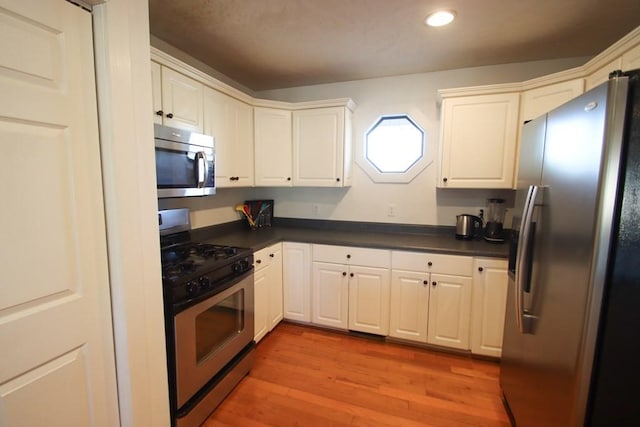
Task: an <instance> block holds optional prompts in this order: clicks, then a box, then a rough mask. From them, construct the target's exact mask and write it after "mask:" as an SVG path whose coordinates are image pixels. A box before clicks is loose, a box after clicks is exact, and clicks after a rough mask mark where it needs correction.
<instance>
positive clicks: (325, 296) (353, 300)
mask: <svg viewBox="0 0 640 427" xmlns="http://www.w3.org/2000/svg"><path fill="white" fill-rule="evenodd" d="M312 251H313V289H312V292H313V297H312V307H313V308H312V322H313V323H317V324H320V325H325V326H331V327H335V328H340V329H352V330H356V331H360V332H368V333H372V334H378V335H387V333H388V328H389V325H388V322H389V320H388V319H389V314H388V313H389V285H390V273H389V267H390V253H389V251H386V250H381V249H368V248H352V247H344V246H330V245H313V249H312Z"/></svg>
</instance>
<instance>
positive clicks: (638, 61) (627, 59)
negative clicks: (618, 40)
mask: <svg viewBox="0 0 640 427" xmlns="http://www.w3.org/2000/svg"><path fill="white" fill-rule="evenodd" d="M621 68H622V70H623V71H628V70H635V69H636V68H640V44H639V45H637V46H635V47H634V48H632V49H629V50H628V51H626V52H625V53H623V54H622V64H621Z"/></svg>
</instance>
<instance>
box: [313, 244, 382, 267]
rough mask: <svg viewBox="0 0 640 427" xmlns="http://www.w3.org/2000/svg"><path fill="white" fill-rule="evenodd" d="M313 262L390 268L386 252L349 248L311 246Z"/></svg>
mask: <svg viewBox="0 0 640 427" xmlns="http://www.w3.org/2000/svg"><path fill="white" fill-rule="evenodd" d="M313 260H314V261H320V262H330V263H334V264H348V265H362V266H366V267H380V268H389V267H390V266H391V256H390V253H389V251H387V250H384V249H369V248H354V247H350V246H331V245H313Z"/></svg>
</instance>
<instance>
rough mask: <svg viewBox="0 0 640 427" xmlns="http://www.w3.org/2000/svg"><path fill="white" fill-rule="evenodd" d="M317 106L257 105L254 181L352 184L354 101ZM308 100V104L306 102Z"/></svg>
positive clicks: (260, 183) (284, 184) (267, 183)
mask: <svg viewBox="0 0 640 427" xmlns="http://www.w3.org/2000/svg"><path fill="white" fill-rule="evenodd" d="M337 103H338V104H345V105H344V106H342V105H338V106H327V107H318V108H299V109H294V110H293V111H291V110H290V109H287V108H277V107H263V106H260V107H255V109H254V122H255V128H254V134H255V174H256V175H255V184H256V186H265V187H291V186H294V187H346V186H349V185H351V171H352V164H353V156H352V149H353V148H352V137H351V134H352V127H351V117H352V110H351V108H352V103H351V101H346V100H337ZM307 106H308V104H307V105H305V107H307Z"/></svg>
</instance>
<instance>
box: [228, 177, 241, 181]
mask: <svg viewBox="0 0 640 427" xmlns="http://www.w3.org/2000/svg"><path fill="white" fill-rule="evenodd" d="M239 180H240V177H239V176H230V177H229V181H239Z"/></svg>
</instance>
